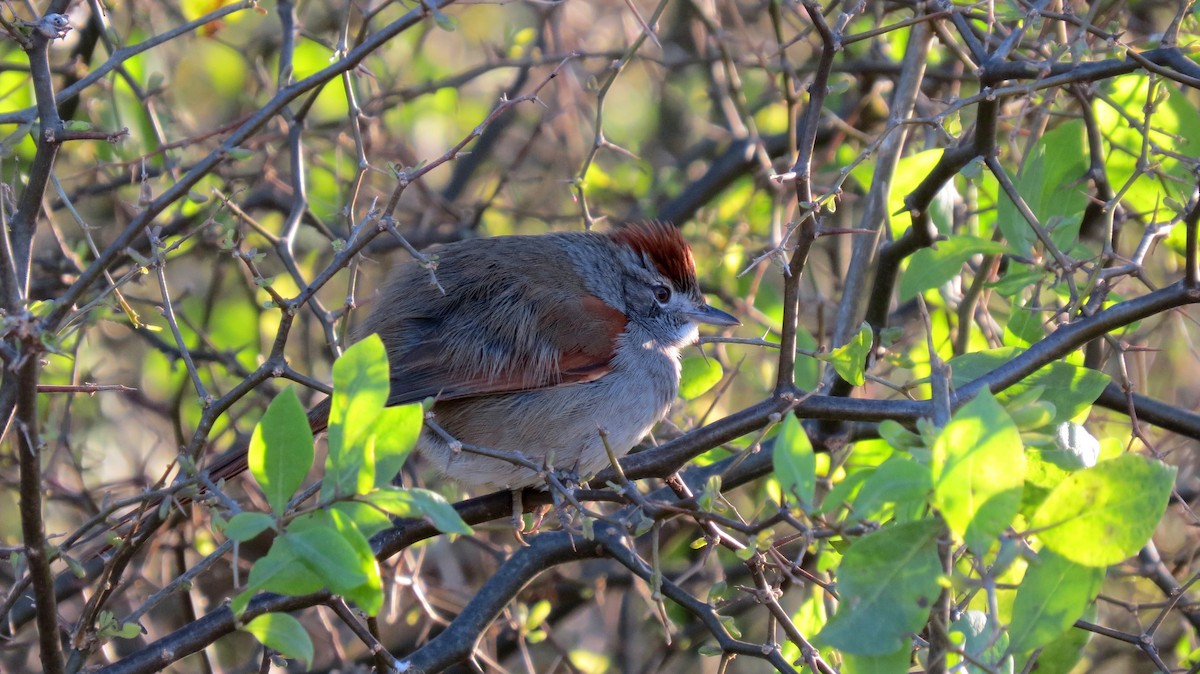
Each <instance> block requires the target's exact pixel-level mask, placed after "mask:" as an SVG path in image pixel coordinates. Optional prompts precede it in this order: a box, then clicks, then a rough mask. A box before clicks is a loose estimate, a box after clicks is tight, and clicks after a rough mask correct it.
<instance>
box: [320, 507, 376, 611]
mask: <svg viewBox="0 0 1200 674" xmlns="http://www.w3.org/2000/svg"><path fill="white" fill-rule="evenodd" d="M329 515H330V518H331V519H332V521H333V525H334V527H335V528H336V529H337V532H338V533H339V534H341V536H342V539H343V540H345V541H346V542H347V543H349V544H350V547H351V548H353V549H354V552H355V553H357V555H358V568H359V569H361V570H362V572H363V573H364V574H365V575H366V577H367V579H366V581H364V582H363V583H361V584H360V585H358V586H356V587H353V588H351V589H349V590H346V591H345V592H342V593H341V594H342V596H344V597H345V598H346V599H348V600H350V601H352V602H354V603H355V604H357V605H358V607H359V608H360V609H362V610H363V611H364V612H366V614H367V615H370V616H374V615H378V614H379V609H381V608H383V579H382V578H381V577H380V575H379V562H378V561H376V559H375V552H374V551H373V550H372V549H371V543H370V541H368V540H367V537H366V536H364V535H363V533H362V532H361V531H360V530H359V529H358V527H357V526H356V525H355V524H354V520H353V519H352V518H350V516H349V515H347V514H346V512H345V511H343V510H339V509H337V508H334V509H331V510H330V511H329Z"/></svg>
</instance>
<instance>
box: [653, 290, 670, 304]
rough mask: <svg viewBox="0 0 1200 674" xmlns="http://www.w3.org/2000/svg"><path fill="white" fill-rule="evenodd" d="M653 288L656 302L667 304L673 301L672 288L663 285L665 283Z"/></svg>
mask: <svg viewBox="0 0 1200 674" xmlns="http://www.w3.org/2000/svg"><path fill="white" fill-rule="evenodd" d="M653 290H654V300H655V301H656V302H658V303H659V304H666V303H667V302H670V301H671V289H670V288H668V287H666V286H663V285H658V286H654V288H653Z"/></svg>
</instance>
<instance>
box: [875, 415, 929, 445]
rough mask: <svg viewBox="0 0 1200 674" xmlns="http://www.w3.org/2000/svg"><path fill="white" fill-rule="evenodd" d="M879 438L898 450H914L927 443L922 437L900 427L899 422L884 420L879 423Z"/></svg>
mask: <svg viewBox="0 0 1200 674" xmlns="http://www.w3.org/2000/svg"><path fill="white" fill-rule="evenodd" d="M879 437H881V438H883V440H884V441H885V442H887V443H888V444H889V445H891V446H892V447H894V448H896V449H912V448H913V447H924V446H925V442H924V441H923V440H922V439H921V436H920V435H917V434H916V433H913V432H912V431H910V430H908V429H907V428H905V427H903V426H901V425H900V423H899V422H898V421H894V420H892V419H884V420H883V421H881V422H879Z"/></svg>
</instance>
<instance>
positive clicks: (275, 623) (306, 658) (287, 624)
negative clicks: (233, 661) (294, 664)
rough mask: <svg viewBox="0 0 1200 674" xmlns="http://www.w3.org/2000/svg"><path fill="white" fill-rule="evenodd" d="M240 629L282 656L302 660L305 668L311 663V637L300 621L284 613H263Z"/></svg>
mask: <svg viewBox="0 0 1200 674" xmlns="http://www.w3.org/2000/svg"><path fill="white" fill-rule="evenodd" d="M242 631H244V632H249V633H250V634H253V635H254V637H255V638H256V639H258V641H259V643H261V644H262V645H263V646H266V647H267V648H270V649H274V650H276V651H279V652H280V653H282V654H283V655H284V657H287V658H293V659H296V660H300V661H302V662H303V663H304V667H305V668H306V669H307V668H308V667H309V666H311V665H312V660H313V644H312V639H310V638H309V636H308V632H306V631H304V626H303V625H301V624H300V621H299V620H296V619H295V618H293V617H292V616H290V615H288V614H286V613H264V614H262V615H260V616H258V617H257V618H255V619H254V620H251V621H250V622H248V623H246V624H245V625H244V626H242Z"/></svg>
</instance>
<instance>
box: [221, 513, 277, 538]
mask: <svg viewBox="0 0 1200 674" xmlns="http://www.w3.org/2000/svg"><path fill="white" fill-rule="evenodd" d="M273 526H275V518H273V517H271V516H270V515H268V514H266V513H238V514H236V515H234V516H233V518H232V519H230V520H229V524H226V525H225V535H226V536H228V537H230V538H232V539H233V540H235V541H239V542H242V543H245V542H246V541H248V540H250V539H251V538H254V537H255V536H257V535H259V534H261V533H262V532H264V531H266V530H267V529H270V528H271V527H273Z"/></svg>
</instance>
